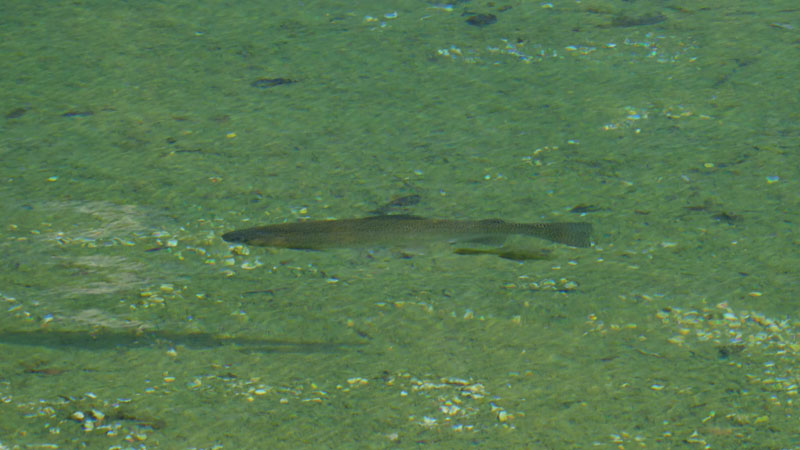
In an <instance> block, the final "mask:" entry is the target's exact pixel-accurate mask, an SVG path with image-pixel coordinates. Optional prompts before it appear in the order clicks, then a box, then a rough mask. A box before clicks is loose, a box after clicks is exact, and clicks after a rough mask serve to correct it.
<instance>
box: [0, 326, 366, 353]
mask: <svg viewBox="0 0 800 450" xmlns="http://www.w3.org/2000/svg"><path fill="white" fill-rule="evenodd" d="M0 343H3V344H8V345H25V346H31V347H48V348H52V349H56V350H58V349H66V348H74V349H81V350H111V349H116V348H122V349H127V348H140V347H154V346H159V345H171V346H182V347H186V348H190V349H196V350H202V349H211V348H216V347H229V346H234V347H237V350H240V351H244V352H249V353H333V352H339V351H345V350H347V349H351V348H354V347H360V346H363V345H366V344H365V343H364V342H319V341H294V340H282V339H260V338H249V337H227V336H219V335H216V334H212V333H202V332H174V331H150V330H148V331H146V332H136V331H131V330H126V331H113V330H100V331H94V332H92V331H63V330H46V329H42V330H28V331H0Z"/></svg>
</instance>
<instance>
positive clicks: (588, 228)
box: [521, 222, 592, 247]
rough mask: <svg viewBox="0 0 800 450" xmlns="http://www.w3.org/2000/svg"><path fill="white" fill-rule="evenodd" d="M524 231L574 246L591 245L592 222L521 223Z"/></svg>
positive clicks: (524, 232)
mask: <svg viewBox="0 0 800 450" xmlns="http://www.w3.org/2000/svg"><path fill="white" fill-rule="evenodd" d="M521 226H522V230H521V231H522V233H523V234H527V235H531V236H536V237H539V238H542V239H547V240H548V241H552V242H558V243H559V244H566V245H570V246H572V247H591V245H592V241H591V235H592V224H590V223H586V222H555V223H526V224H521Z"/></svg>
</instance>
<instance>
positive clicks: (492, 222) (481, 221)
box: [478, 219, 506, 225]
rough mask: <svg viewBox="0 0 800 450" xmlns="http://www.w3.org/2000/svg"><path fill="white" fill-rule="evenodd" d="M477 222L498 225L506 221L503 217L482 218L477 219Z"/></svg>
mask: <svg viewBox="0 0 800 450" xmlns="http://www.w3.org/2000/svg"><path fill="white" fill-rule="evenodd" d="M478 222H480V223H482V224H486V225H499V224H501V223H506V221H505V220H503V219H483V220H479V221H478Z"/></svg>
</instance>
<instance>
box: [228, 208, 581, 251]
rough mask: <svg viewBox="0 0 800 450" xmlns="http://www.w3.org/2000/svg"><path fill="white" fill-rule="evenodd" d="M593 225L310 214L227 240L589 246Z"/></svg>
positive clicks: (283, 244)
mask: <svg viewBox="0 0 800 450" xmlns="http://www.w3.org/2000/svg"><path fill="white" fill-rule="evenodd" d="M591 233H592V225H591V224H590V223H585V222H555V223H512V222H506V221H504V220H500V219H486V220H446V219H426V218H424V217H419V216H411V215H388V216H375V217H364V218H360V219H338V220H310V221H305V222H296V223H281V224H275V225H266V226H262V227H255V228H247V229H243V230H236V231H231V232H229V233H225V234H223V235H222V239H224V240H225V241H227V242H233V243H242V244H247V245H257V246H261V247H278V248H291V249H298V250H324V249H327V248H346V247H350V248H363V247H387V246H417V245H419V244H426V243H430V242H437V241H444V242H477V243H492V244H497V245H499V244H502V242H503V241H504V240H505V238H506V237H507V236H510V235H515V234H520V235H527V236H535V237H537V238H541V239H546V240H548V241H552V242H557V243H560V244H566V245H570V246H573V247H589V246H590V245H591V240H590V236H591Z"/></svg>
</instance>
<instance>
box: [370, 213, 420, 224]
mask: <svg viewBox="0 0 800 450" xmlns="http://www.w3.org/2000/svg"><path fill="white" fill-rule="evenodd" d="M363 220H372V221H376V222H377V221H381V220H425V218H424V217H420V216H413V215H411V214H385V215H382V216H371V217H365V218H364V219H363Z"/></svg>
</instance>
